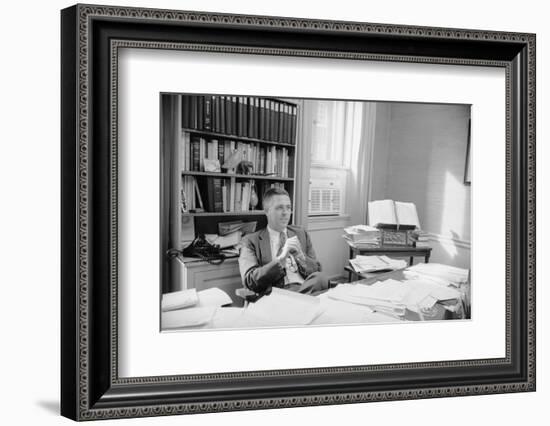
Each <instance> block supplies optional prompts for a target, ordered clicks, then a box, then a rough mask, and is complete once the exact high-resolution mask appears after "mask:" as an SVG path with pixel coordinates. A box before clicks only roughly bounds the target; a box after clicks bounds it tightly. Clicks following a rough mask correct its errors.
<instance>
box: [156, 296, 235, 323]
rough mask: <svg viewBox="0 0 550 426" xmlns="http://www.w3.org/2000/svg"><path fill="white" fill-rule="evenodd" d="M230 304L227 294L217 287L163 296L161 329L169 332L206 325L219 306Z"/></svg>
mask: <svg viewBox="0 0 550 426" xmlns="http://www.w3.org/2000/svg"><path fill="white" fill-rule="evenodd" d="M231 303H232V300H231V298H230V297H229V296H228V295H227V293H226V292H225V291H223V290H220V289H219V288H217V287H213V288H209V289H206V290H202V291H199V292H197V291H196V289H194V288H191V289H188V290H182V291H176V292H173V293H166V294H163V295H162V302H161V310H162V318H161V328H162V329H163V330H171V329H175V328H184V327H197V326H201V325H205V324H208V323H210V322H211V321H212V318H213V317H214V314H215V313H216V310H217V309H218V308H219V307H220V306H224V305H228V304H231ZM224 309H225V308H224Z"/></svg>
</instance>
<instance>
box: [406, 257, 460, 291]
mask: <svg viewBox="0 0 550 426" xmlns="http://www.w3.org/2000/svg"><path fill="white" fill-rule="evenodd" d="M404 274H405V276H406V277H407V278H422V279H425V280H429V281H433V282H436V283H438V284H441V285H445V286H446V285H452V286H454V287H460V286H461V285H463V284H466V283H467V282H468V270H467V269H463V268H457V267H455V266H449V265H442V264H440V263H418V264H416V265H414V266H411V267H409V268H407V269H406V270H405V271H404Z"/></svg>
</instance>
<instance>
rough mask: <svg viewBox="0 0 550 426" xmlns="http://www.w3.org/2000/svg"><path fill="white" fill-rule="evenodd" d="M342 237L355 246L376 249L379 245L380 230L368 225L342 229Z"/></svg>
mask: <svg viewBox="0 0 550 426" xmlns="http://www.w3.org/2000/svg"><path fill="white" fill-rule="evenodd" d="M342 237H343V238H344V239H345V240H346V241H348V242H350V243H351V244H353V245H355V246H362V247H369V246H370V247H378V245H379V244H380V230H378V229H377V228H374V227H372V226H368V225H355V226H350V227H347V228H344V235H342Z"/></svg>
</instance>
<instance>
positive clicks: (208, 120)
mask: <svg viewBox="0 0 550 426" xmlns="http://www.w3.org/2000/svg"><path fill="white" fill-rule="evenodd" d="M203 100H204V123H203V128H204V129H205V130H212V96H203Z"/></svg>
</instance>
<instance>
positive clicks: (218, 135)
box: [182, 127, 295, 147]
mask: <svg viewBox="0 0 550 426" xmlns="http://www.w3.org/2000/svg"><path fill="white" fill-rule="evenodd" d="M182 130H183V131H184V132H192V133H196V134H199V135H203V136H209V137H213V138H223V139H230V140H238V141H242V142H249V143H261V144H266V145H278V146H286V147H294V146H295V145H293V144H291V143H284V142H276V141H270V140H263V139H255V138H249V137H244V136H235V135H228V134H224V133H217V132H211V131H208V130H198V129H192V128H185V127H184V128H182Z"/></svg>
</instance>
